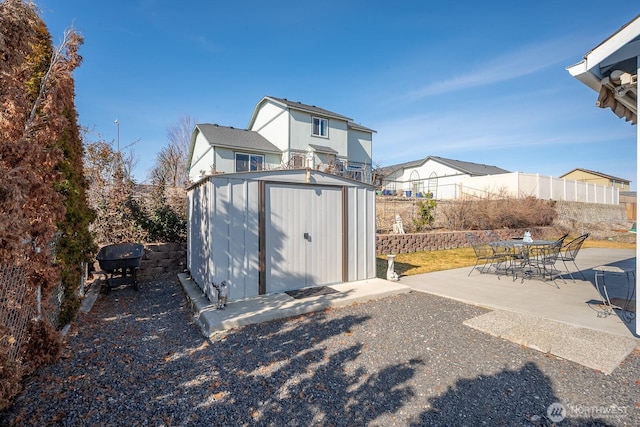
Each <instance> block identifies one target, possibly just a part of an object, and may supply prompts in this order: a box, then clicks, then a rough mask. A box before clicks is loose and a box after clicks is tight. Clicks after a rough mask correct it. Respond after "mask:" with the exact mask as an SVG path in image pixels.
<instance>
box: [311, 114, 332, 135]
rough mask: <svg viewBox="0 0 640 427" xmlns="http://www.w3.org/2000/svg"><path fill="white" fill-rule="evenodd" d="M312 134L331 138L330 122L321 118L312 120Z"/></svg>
mask: <svg viewBox="0 0 640 427" xmlns="http://www.w3.org/2000/svg"><path fill="white" fill-rule="evenodd" d="M311 134H312V135H313V136H322V137H324V138H328V137H329V120H328V119H322V118H320V117H312V118H311Z"/></svg>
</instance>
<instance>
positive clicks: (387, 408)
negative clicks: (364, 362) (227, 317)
mask: <svg viewBox="0 0 640 427" xmlns="http://www.w3.org/2000/svg"><path fill="white" fill-rule="evenodd" d="M367 320H368V317H366V316H362V317H354V316H346V317H343V318H341V319H337V320H330V321H327V320H326V318H325V316H324V315H323V314H322V313H320V314H315V315H312V316H301V317H299V318H297V319H296V320H295V323H296V324H295V325H292V320H291V319H290V320H289V321H287V322H286V323H285V322H282V321H274V322H270V323H266V324H262V325H258V326H250V327H247V328H245V329H244V330H243V331H242V332H240V333H230V334H228V335H226V337H225V338H223V339H222V340H220V341H219V342H214V343H213V347H212V351H213V352H215V353H216V355H217V356H218V357H217V359H218V362H217V363H216V369H217V374H218V375H217V376H218V378H219V383H216V384H215V390H213V393H211V394H208V395H205V396H203V398H204V400H203V403H202V405H201V406H200V407H199V408H195V410H194V414H193V416H194V418H193V419H192V420H191V421H196V420H198V419H199V418H200V417H202V418H203V419H206V418H207V417H208V414H212V413H213V414H215V420H216V423H220V424H223V425H242V424H249V425H251V424H255V423H258V424H260V423H265V422H266V423H268V424H273V425H284V424H291V425H313V424H321V425H366V424H367V423H369V422H370V421H372V420H374V419H376V418H377V417H378V416H380V415H381V414H384V413H393V412H395V411H397V410H399V409H400V408H402V402H403V401H404V400H405V399H407V398H409V397H411V396H413V394H414V392H413V390H412V389H411V388H410V387H409V386H406V385H403V384H404V383H405V382H406V381H408V380H409V379H410V378H411V377H412V376H413V375H414V373H415V369H414V366H413V365H416V364H420V361H417V360H416V361H410V362H409V363H406V364H397V365H392V366H388V367H386V368H385V369H383V370H382V371H379V372H374V373H371V372H365V371H364V370H363V369H362V368H353V369H351V368H350V362H353V361H355V360H356V359H358V358H359V357H360V355H361V351H362V350H363V346H362V345H361V344H358V345H352V346H349V347H346V348H344V347H343V348H340V349H339V350H338V351H335V352H334V351H332V349H331V348H329V347H327V345H326V340H327V339H328V338H330V337H333V336H339V335H341V334H350V329H351V328H352V327H354V326H356V325H358V324H361V323H363V322H366V321H367Z"/></svg>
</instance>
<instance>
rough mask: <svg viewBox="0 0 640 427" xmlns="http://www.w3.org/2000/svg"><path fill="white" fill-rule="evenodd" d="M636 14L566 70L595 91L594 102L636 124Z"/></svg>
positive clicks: (639, 35) (639, 45)
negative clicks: (596, 94) (596, 95)
mask: <svg viewBox="0 0 640 427" xmlns="http://www.w3.org/2000/svg"><path fill="white" fill-rule="evenodd" d="M638 56H640V15H637V16H636V17H635V18H633V19H632V20H631V21H629V22H628V23H626V24H625V25H623V26H622V27H621V28H620V29H618V31H616V32H615V33H613V34H612V35H611V36H610V37H608V38H607V39H606V40H604V41H603V42H602V43H600V44H599V45H598V46H596V47H594V48H593V49H591V50H590V51H589V52H587V53H586V54H585V55H584V56H583V59H582V61H580V62H579V63H577V64H575V65H571V66H569V67H567V71H569V73H570V74H571V75H572V76H573V77H575V78H576V79H578V80H580V81H581V82H582V83H584V84H585V85H587V86H589V87H590V88H591V89H593V90H594V91H596V92H597V93H598V100H597V102H596V105H597V106H598V107H600V108H611V110H612V111H613V112H614V113H615V114H616V115H617V116H618V117H620V118H625V119H626V120H627V121H631V122H632V123H633V124H636V123H637V121H638V111H637V109H638V108H637V96H638V94H637V77H638V76H637V70H638V64H637V57H638Z"/></svg>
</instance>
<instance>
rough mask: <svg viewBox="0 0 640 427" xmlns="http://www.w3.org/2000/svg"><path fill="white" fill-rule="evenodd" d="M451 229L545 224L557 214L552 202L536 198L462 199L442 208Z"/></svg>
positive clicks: (491, 228)
mask: <svg viewBox="0 0 640 427" xmlns="http://www.w3.org/2000/svg"><path fill="white" fill-rule="evenodd" d="M441 214H442V215H443V217H444V219H445V221H446V223H447V228H448V229H450V230H497V229H501V228H512V229H519V228H527V227H544V226H548V225H551V224H552V223H553V220H554V219H555V218H556V216H557V212H556V210H555V208H554V204H553V202H552V201H548V200H540V199H536V198H535V197H526V198H522V199H517V198H503V199H490V198H489V199H479V200H478V199H474V200H460V201H456V202H454V203H450V204H448V205H446V207H444V208H443V210H442V211H441Z"/></svg>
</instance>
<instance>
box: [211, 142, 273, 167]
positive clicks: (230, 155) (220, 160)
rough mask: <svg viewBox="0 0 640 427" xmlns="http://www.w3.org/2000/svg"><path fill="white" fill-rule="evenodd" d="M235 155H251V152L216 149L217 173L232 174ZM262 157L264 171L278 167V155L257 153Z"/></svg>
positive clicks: (240, 149)
mask: <svg viewBox="0 0 640 427" xmlns="http://www.w3.org/2000/svg"><path fill="white" fill-rule="evenodd" d="M236 153H251V154H256V153H255V152H253V151H250V150H245V149H242V148H238V149H235V150H234V149H231V148H223V147H216V149H215V165H216V170H217V171H218V172H225V173H233V172H235V171H236ZM257 154H260V155H262V156H263V157H264V169H266V170H271V169H276V168H279V167H280V155H279V154H272V153H266V154H265V153H257Z"/></svg>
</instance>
